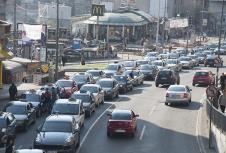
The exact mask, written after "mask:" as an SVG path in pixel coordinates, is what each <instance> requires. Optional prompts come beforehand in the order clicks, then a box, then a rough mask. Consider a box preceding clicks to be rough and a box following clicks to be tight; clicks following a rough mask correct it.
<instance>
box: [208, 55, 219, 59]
mask: <svg viewBox="0 0 226 153" xmlns="http://www.w3.org/2000/svg"><path fill="white" fill-rule="evenodd" d="M216 57H217V56H215V55H210V56H207V58H206V59H214V58H216Z"/></svg>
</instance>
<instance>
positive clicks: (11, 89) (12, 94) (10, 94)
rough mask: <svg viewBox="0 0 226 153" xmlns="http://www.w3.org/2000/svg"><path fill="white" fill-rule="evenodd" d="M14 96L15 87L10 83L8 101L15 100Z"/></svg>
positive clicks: (15, 93)
mask: <svg viewBox="0 0 226 153" xmlns="http://www.w3.org/2000/svg"><path fill="white" fill-rule="evenodd" d="M16 95H17V87H16V86H15V84H14V83H12V85H11V86H10V87H9V96H10V97H9V100H10V101H13V100H15V98H16Z"/></svg>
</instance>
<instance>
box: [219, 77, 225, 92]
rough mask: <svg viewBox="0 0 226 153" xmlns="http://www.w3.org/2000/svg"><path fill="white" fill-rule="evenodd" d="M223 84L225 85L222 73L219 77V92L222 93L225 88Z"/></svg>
mask: <svg viewBox="0 0 226 153" xmlns="http://www.w3.org/2000/svg"><path fill="white" fill-rule="evenodd" d="M224 83H225V76H224V73H222V75H221V76H220V84H221V91H223V90H224V88H225V84H224Z"/></svg>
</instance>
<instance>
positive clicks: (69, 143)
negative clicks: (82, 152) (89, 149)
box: [34, 115, 80, 152]
mask: <svg viewBox="0 0 226 153" xmlns="http://www.w3.org/2000/svg"><path fill="white" fill-rule="evenodd" d="M37 132H38V133H37V136H36V138H35V140H34V148H35V149H43V150H46V151H47V152H48V151H52V152H76V149H77V148H78V147H79V145H80V129H79V126H78V124H77V123H76V120H75V119H74V117H73V116H70V115H50V116H48V117H47V118H46V120H45V121H44V123H43V124H42V125H41V126H40V127H39V128H38V129H37Z"/></svg>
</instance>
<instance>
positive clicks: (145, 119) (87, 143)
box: [15, 57, 226, 153]
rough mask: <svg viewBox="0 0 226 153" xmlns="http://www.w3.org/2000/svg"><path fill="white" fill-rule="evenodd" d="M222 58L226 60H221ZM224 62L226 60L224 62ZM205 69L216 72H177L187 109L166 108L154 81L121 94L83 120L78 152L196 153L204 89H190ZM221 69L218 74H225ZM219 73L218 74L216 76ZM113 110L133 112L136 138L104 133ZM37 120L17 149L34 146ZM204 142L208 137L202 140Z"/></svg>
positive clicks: (20, 135) (18, 140)
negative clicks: (186, 91)
mask: <svg viewBox="0 0 226 153" xmlns="http://www.w3.org/2000/svg"><path fill="white" fill-rule="evenodd" d="M224 59H226V58H225V57H224ZM224 61H226V60H224ZM200 69H208V70H211V71H212V72H213V73H216V68H209V67H208V68H205V67H202V66H200V67H196V68H193V69H192V70H183V72H181V73H180V77H181V84H186V85H189V86H190V87H191V88H192V103H191V104H190V105H189V106H188V107H187V106H180V105H175V106H165V104H164V101H165V92H166V88H165V87H158V88H156V87H155V86H154V82H153V81H145V82H144V85H142V86H139V87H136V88H134V91H133V92H130V93H128V94H124V95H120V96H119V98H118V99H115V100H114V101H106V102H105V104H104V105H102V106H101V107H100V108H98V109H97V110H96V112H95V113H94V114H93V115H92V117H91V118H88V119H86V121H85V125H84V128H83V129H82V131H81V145H80V148H79V149H78V151H77V152H80V153H90V152H92V153H116V152H119V153H136V152H138V153H199V152H200V146H199V145H198V143H197V136H196V134H197V127H198V126H199V125H198V124H197V115H198V110H199V109H200V107H201V103H200V99H201V98H202V97H203V95H204V93H205V87H193V86H192V77H193V75H194V72H195V71H197V70H200ZM225 70H226V69H225V68H221V69H220V72H223V71H225ZM219 74H221V73H219ZM114 108H120V109H132V110H134V111H135V113H136V114H139V115H140V116H139V118H138V130H137V133H136V136H135V138H131V137H125V136H116V137H113V138H108V137H107V134H106V123H107V118H108V117H107V115H106V114H107V112H108V111H111V110H112V109H114ZM43 120H44V117H43V118H41V119H38V120H37V121H36V123H35V124H34V125H32V126H31V127H30V129H29V131H27V132H20V133H18V135H17V138H16V146H15V147H16V148H17V149H18V148H29V147H32V146H33V140H34V138H35V135H36V128H37V127H38V126H39V125H40V124H41V123H42V122H43ZM204 139H207V138H204Z"/></svg>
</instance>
